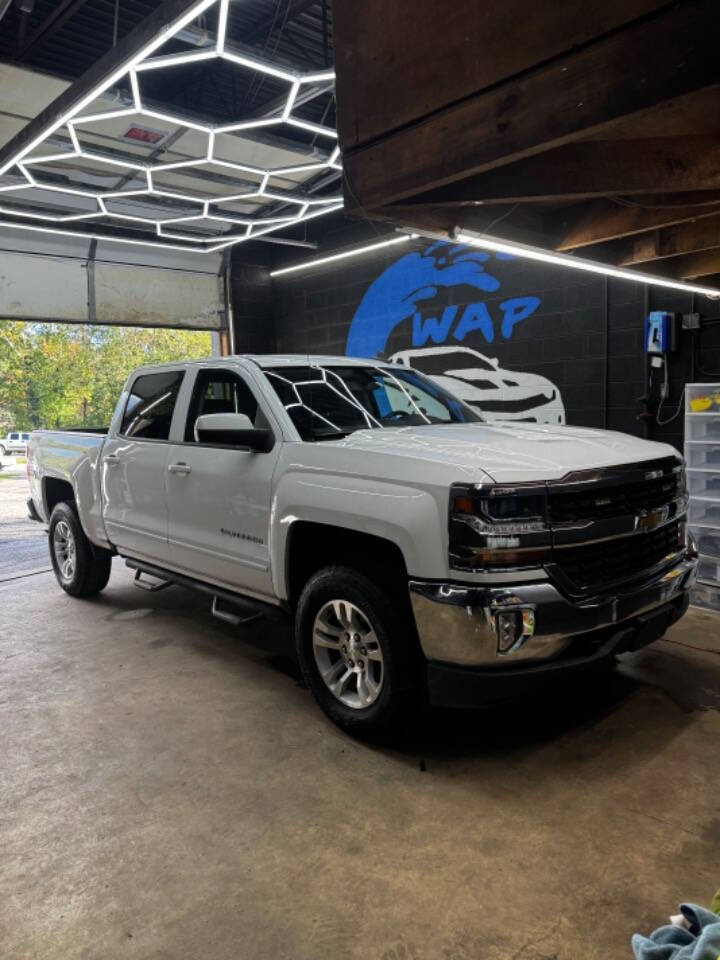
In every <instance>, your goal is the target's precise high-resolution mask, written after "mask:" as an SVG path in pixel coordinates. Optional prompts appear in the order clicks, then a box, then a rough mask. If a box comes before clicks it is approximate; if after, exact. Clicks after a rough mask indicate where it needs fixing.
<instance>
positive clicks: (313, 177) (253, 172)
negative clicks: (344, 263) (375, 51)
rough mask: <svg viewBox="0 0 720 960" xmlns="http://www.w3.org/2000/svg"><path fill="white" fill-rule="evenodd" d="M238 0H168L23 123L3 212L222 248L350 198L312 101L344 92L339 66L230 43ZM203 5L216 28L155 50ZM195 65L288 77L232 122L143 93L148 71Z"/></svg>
mask: <svg viewBox="0 0 720 960" xmlns="http://www.w3.org/2000/svg"><path fill="white" fill-rule="evenodd" d="M241 3H243V0H198V2H195V3H193V4H191V5H190V6H188V5H187V2H180V0H166V2H165V3H164V4H162V5H161V7H160V8H159V9H158V10H157V11H156V12H155V14H153V15H151V17H149V18H148V20H147V21H146V22H145V24H141V25H140V27H139V28H137V30H136V31H134V33H133V34H131V35H129V36H128V37H127V38H126V39H125V41H123V42H122V43H121V44H119V45H118V48H116V49H115V50H113V51H111V52H110V53H109V54H108V55H107V56H106V57H105V58H103V60H102V61H101V62H100V63H99V64H97V65H96V67H95V68H93V70H91V71H89V73H88V74H87V75H86V76H85V77H84V78H81V79H80V80H78V81H76V83H75V84H73V85H72V86H71V87H70V88H69V89H68V91H66V93H65V94H63V95H62V96H61V97H59V98H58V100H56V101H55V102H54V103H53V104H51V105H50V106H49V107H48V108H47V109H46V110H45V111H44V112H43V113H42V114H41V115H40V116H39V117H38V118H37V119H36V120H35V121H32V122H31V123H30V124H29V125H28V127H26V129H25V130H24V131H21V133H20V134H18V135H17V136H16V137H15V138H14V139H13V140H12V141H11V142H10V143H9V144H8V146H7V147H6V148H5V149H4V150H3V151H2V153H0V216H2V217H3V219H2V220H0V226H3V227H21V228H22V229H32V230H38V231H42V232H49V233H69V234H72V235H80V236H85V237H94V238H97V239H103V240H113V241H116V242H123V243H136V244H144V245H151V246H163V247H168V248H174V249H177V248H178V247H181V248H182V249H191V250H196V251H199V252H215V251H218V250H222V249H223V248H225V247H228V246H231V245H233V244H237V243H242V242H245V241H248V240H252V239H258V238H266V239H274V238H273V237H272V236H271V235H273V234H278V233H279V232H281V231H283V230H286V229H287V228H290V227H295V226H297V225H298V224H301V223H304V222H306V221H308V220H311V219H314V218H315V217H320V216H325V215H327V214H330V213H333V212H335V211H337V210H340V209H342V197H341V195H340V190H339V188H338V181H339V178H340V171H341V169H342V168H341V165H340V150H339V147H338V145H337V133H336V131H335V130H334V129H333V128H332V127H330V126H327V125H326V124H325V123H323V122H322V120H323V119H324V118H325V117H326V115H327V113H328V112H329V110H328V108H326V109H325V111H324V113H323V114H322V117H321V122H316V120H313V119H309V118H308V117H307V110H306V111H305V116H303V114H302V113H301V110H302V109H303V108H304V106H305V105H306V104H311V103H312V102H313V101H318V102H321V101H322V98H327V99H328V100H329V98H331V97H332V96H333V89H334V72H333V71H332V70H330V69H319V70H314V71H306V72H301V71H299V70H298V69H297V68H295V67H293V66H289V65H288V64H286V63H283V62H274V61H272V60H268V59H267V58H265V57H264V56H262V55H259V54H258V55H256V54H255V52H254V51H253V50H246V49H245V48H244V47H243V48H241V47H239V46H237V45H233V44H232V43H231V42H230V40H229V37H228V19H229V15H230V13H231V11H232V8H233V6H234V5H235V4H241ZM200 17H202V18H203V20H204V21H205V23H207V18H208V17H211V18H215V20H214V22H215V25H216V32H215V35H214V36H213V37H212V38H210V40H209V42H207V43H205V44H203V45H202V46H201V47H200V48H197V49H192V50H190V51H185V50H183V49H181V50H180V51H178V50H173V52H170V53H162V52H161V53H158V51H159V50H161V48H163V47H166V46H168V45H170V46H175V47H177V46H182V40H183V38H184V37H185V36H187V33H188V30H187V28H188V27H190V25H191V24H192V23H193V21H196V20H197V19H198V18H200ZM188 65H200V67H199V69H200V70H210V69H212V68H214V67H215V68H216V67H218V65H221V66H222V69H223V70H225V71H241V72H242V74H243V80H244V82H245V85H246V89H250V90H251V91H253V90H257V89H260V88H261V87H262V85H263V84H264V83H266V82H267V83H271V84H272V85H273V88H277V87H278V86H279V88H280V90H279V93H278V94H277V95H276V96H274V97H273V99H272V101H271V102H270V104H269V105H266V108H265V110H264V111H263V112H261V113H258V112H257V111H250V112H249V113H248V111H247V110H245V111H241V115H240V116H238V117H237V118H234V119H233V121H232V122H225V121H218V119H217V118H212V119H207V120H206V119H205V118H204V117H203V116H200V117H198V116H197V115H194V114H192V113H191V112H190V111H189V110H177V109H176V108H174V107H173V108H166V106H165V105H164V104H163V103H161V104H159V105H158V103H157V102H156V101H155V100H153V99H152V96H147V95H146V93H145V81H146V79H147V78H149V77H152V78H153V80H154V82H155V88H156V89H157V78H158V76H165V77H167V81H168V84H169V87H170V88H172V85H173V79H174V76H177V73H176V71H178V69H179V68H181V67H184V66H185V67H186V66H188ZM96 76H97V77H99V79H96ZM234 79H235V78H232V77H231V80H232V81H233V82H234ZM233 89H234V87H233ZM118 91H120V93H118ZM118 99H120V105H117V102H118ZM113 100H114V102H115V104H116V106H112V105H109V104H110V103H111V102H112V101H113ZM246 113H247V114H248V115H244V114H246ZM306 141H309V143H308V142H306ZM65 225H67V226H65ZM70 227H72V228H71V229H70ZM278 239H280V238H278Z"/></svg>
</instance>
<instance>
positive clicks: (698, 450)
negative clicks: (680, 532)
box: [685, 383, 720, 610]
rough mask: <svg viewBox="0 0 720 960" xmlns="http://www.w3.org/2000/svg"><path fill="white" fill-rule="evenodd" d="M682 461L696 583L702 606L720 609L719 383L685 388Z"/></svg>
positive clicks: (688, 385) (696, 384)
mask: <svg viewBox="0 0 720 960" xmlns="http://www.w3.org/2000/svg"><path fill="white" fill-rule="evenodd" d="M685 460H686V462H687V471H688V472H687V477H688V492H689V494H690V507H689V511H688V521H689V527H690V532H691V533H692V535H693V537H694V538H695V542H696V543H697V546H698V552H699V554H700V560H699V563H698V583H701V584H703V585H704V587H705V588H707V590H709V592H708V593H706V595H705V599H704V600H703V601H702V605H703V606H708V605H709V606H711V607H712V608H713V609H716V610H717V609H720V383H688V384H687V386H686V388H685Z"/></svg>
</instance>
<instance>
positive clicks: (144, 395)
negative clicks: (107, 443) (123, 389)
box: [120, 370, 184, 440]
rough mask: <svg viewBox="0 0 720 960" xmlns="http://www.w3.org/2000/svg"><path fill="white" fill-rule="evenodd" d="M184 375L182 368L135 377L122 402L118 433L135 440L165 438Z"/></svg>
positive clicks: (167, 434)
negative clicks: (121, 415) (123, 412)
mask: <svg viewBox="0 0 720 960" xmlns="http://www.w3.org/2000/svg"><path fill="white" fill-rule="evenodd" d="M183 377H184V373H183V371H182V370H169V371H167V372H165V373H147V374H142V375H141V376H139V377H137V378H136V380H135V382H134V383H133V385H132V388H131V390H130V396H129V397H128V401H127V404H126V405H125V415H124V416H123V421H122V426H121V428H120V433H121V434H122V435H123V436H125V437H135V438H136V439H144V440H167V439H168V438H169V436H170V423H171V421H172V415H173V410H174V409H175V402H176V401H177V397H178V393H179V392H180V384H181V383H182V381H183Z"/></svg>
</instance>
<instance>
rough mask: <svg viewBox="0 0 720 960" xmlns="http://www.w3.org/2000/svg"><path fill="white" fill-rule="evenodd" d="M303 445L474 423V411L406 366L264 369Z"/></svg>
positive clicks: (475, 415) (477, 419)
mask: <svg viewBox="0 0 720 960" xmlns="http://www.w3.org/2000/svg"><path fill="white" fill-rule="evenodd" d="M264 373H265V376H266V377H267V378H268V380H269V381H270V383H271V384H272V386H273V388H274V389H275V392H276V393H277V395H278V396H279V397H280V400H281V401H282V403H283V405H284V407H285V409H286V410H287V412H288V414H289V416H290V418H291V419H292V421H293V423H294V425H295V427H296V428H297V431H298V433H299V434H300V436H301V437H302V438H303V440H332V439H336V438H339V437H345V436H347V435H348V434H349V433H352V432H353V431H354V430H363V429H377V428H380V427H408V426H426V425H428V424H434V423H475V422H478V421H481V420H482V417H481V416H480V414H479V413H477V411H475V410H473V409H472V408H471V407H469V406H467V404H465V403H463V402H462V400H458V398H457V397H454V396H453V395H452V394H451V393H449V392H448V391H447V390H444V389H443V388H442V387H440V386H439V385H438V384H436V383H433V381H432V380H428V378H427V377H424V376H422V374H419V373H417V372H416V371H415V370H409V369H407V368H406V367H392V368H390V367H376V366H371V365H368V366H345V365H339V364H338V365H337V366H335V365H329V364H309V365H308V366H297V367H265V368H264Z"/></svg>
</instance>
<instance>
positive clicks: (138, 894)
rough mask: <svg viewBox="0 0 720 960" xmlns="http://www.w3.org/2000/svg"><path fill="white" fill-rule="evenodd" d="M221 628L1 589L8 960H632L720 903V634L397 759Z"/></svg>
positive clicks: (276, 644) (20, 583) (0, 817)
mask: <svg viewBox="0 0 720 960" xmlns="http://www.w3.org/2000/svg"><path fill="white" fill-rule="evenodd" d="M207 608H208V604H207V602H206V601H205V600H204V599H200V598H198V597H197V596H196V595H194V594H191V593H189V592H185V591H182V590H179V589H177V588H173V589H171V590H168V591H165V592H163V593H160V594H156V595H151V594H145V593H141V592H140V591H139V590H136V589H135V588H134V587H133V586H132V583H131V575H130V572H129V571H127V570H126V569H125V568H124V567H123V566H122V565H121V563H120V562H119V561H116V562H115V568H114V572H113V577H112V579H111V582H110V586H109V588H108V589H107V591H106V592H105V593H104V594H103V595H102V596H101V597H100V598H98V599H96V600H93V601H79V600H73V599H71V598H69V597H67V596H66V595H65V594H64V593H62V592H61V591H60V589H59V588H58V587H57V586H56V584H55V581H54V579H53V577H52V575H51V574H46V573H40V574H36V575H34V576H29V577H26V578H22V579H16V580H12V581H6V582H4V583H2V584H0V611H1V612H2V618H1V620H0V731H1V739H0V743H1V746H0V797H1V801H2V802H1V803H0V956H1V957H2V960H21V958H22V960H26V958H33V960H45V958H47V960H71V958H72V960H86V958H87V960H113V958H116V957H117V958H129V960H135V958H137V960H140V958H142V960H148V958H153V960H185V958H187V960H198V958H202V960H238V958H243V960H245V958H247V960H266V958H267V960H284V958H287V960H306V958H307V960H310V958H313V960H316V958H325V957H327V958H333V960H345V958H352V960H355V958H361V957H362V958H363V960H365V958H370V960H438V958H439V960H509V958H523V960H580V958H582V960H600V958H602V960H607V958H613V960H619V958H623V957H630V946H629V940H630V935H631V934H632V933H633V932H634V931H636V930H639V931H649V930H651V929H652V928H653V927H655V926H656V925H658V924H659V923H661V922H664V919H665V917H666V916H667V915H668V914H669V913H670V912H674V911H675V909H676V907H677V904H678V902H679V901H681V900H690V901H697V902H700V903H704V904H707V903H708V902H709V900H710V897H711V895H712V893H713V892H714V891H715V889H716V887H718V886H720V861H719V860H718V841H720V806H719V804H718V787H717V785H718V779H719V777H720V750H718V744H719V743H720V714H719V713H718V710H719V709H720V656H718V654H720V618H718V616H717V615H715V614H710V613H704V612H699V611H693V612H691V614H690V615H689V616H688V617H687V618H686V619H685V620H684V621H683V622H682V623H681V624H679V625H677V626H676V627H675V628H673V630H672V632H671V634H670V635H669V639H668V640H667V641H662V642H660V643H658V644H656V645H655V646H654V647H653V648H651V649H648V650H646V651H644V652H642V653H639V654H634V655H632V656H629V657H626V658H625V660H624V663H623V665H622V666H621V667H620V668H619V669H618V670H616V671H615V672H613V673H610V674H604V675H602V676H600V677H595V678H593V679H591V680H589V681H588V682H586V683H585V684H583V685H582V686H581V687H577V686H576V687H574V688H572V689H563V688H562V687H560V688H558V689H556V690H554V691H552V692H550V693H548V694H546V695H544V696H543V697H541V698H538V699H536V700H534V701H531V702H527V703H525V704H523V705H521V706H518V707H515V708H512V709H508V708H504V709H503V710H499V711H494V712H492V713H481V714H459V715H455V714H439V713H437V714H434V715H433V716H432V717H431V720H430V722H429V723H427V724H425V725H420V724H419V727H418V732H417V741H416V743H414V744H413V745H411V746H408V747H405V748H403V749H397V750H390V749H379V748H376V747H370V746H367V745H364V744H362V743H358V742H356V741H353V740H351V739H349V738H348V737H346V736H344V735H343V734H342V733H341V732H340V731H338V730H337V729H335V728H334V727H333V726H331V725H330V724H329V723H328V722H327V721H326V720H325V719H324V718H323V716H322V715H321V713H320V712H319V711H318V710H317V709H316V707H315V706H314V704H313V702H312V700H311V698H310V696H309V694H308V693H307V691H306V690H304V689H302V688H301V687H300V686H299V685H298V682H297V677H296V674H295V668H294V666H293V662H292V660H291V658H290V656H289V650H290V642H289V637H288V635H287V633H286V631H284V630H283V629H282V628H278V627H275V628H273V629H272V630H270V629H269V628H268V627H267V626H264V625H258V626H255V627H253V628H249V629H247V630H245V631H244V632H243V633H238V631H237V630H234V629H233V628H231V627H229V626H226V625H224V624H221V623H219V622H218V621H215V620H213V619H212V618H211V617H210V616H209V613H208V609H207ZM8 611H15V612H16V616H14V617H13V616H9V615H8Z"/></svg>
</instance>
